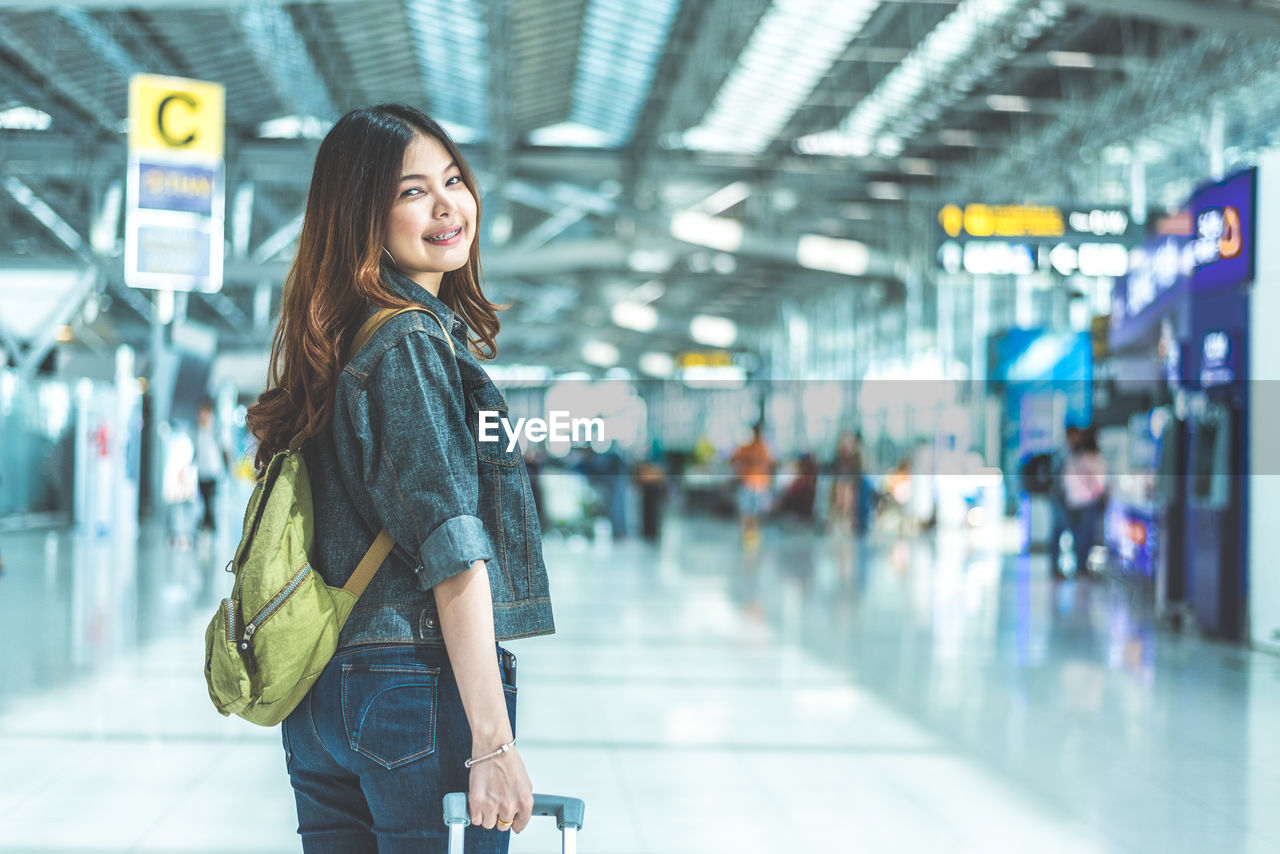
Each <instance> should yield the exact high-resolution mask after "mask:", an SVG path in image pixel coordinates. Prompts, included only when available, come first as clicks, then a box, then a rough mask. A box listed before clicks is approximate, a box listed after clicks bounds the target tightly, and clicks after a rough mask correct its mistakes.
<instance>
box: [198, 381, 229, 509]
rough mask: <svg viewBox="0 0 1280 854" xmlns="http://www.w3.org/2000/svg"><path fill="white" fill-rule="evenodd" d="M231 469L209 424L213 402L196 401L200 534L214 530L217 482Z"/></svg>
mask: <svg viewBox="0 0 1280 854" xmlns="http://www.w3.org/2000/svg"><path fill="white" fill-rule="evenodd" d="M230 468H231V451H230V450H229V449H228V448H227V446H226V444H225V443H224V442H223V441H222V440H221V439H220V438H219V437H218V427H217V425H216V424H215V423H214V420H213V401H212V400H210V399H209V398H207V397H206V398H205V399H204V400H202V401H200V409H199V411H198V413H197V415H196V476H197V481H198V483H199V487H200V500H201V502H203V504H204V517H203V518H202V519H201V520H200V530H201V531H214V530H217V527H218V523H217V520H216V518H215V516H216V514H215V513H214V509H215V506H216V503H217V497H218V482H219V481H221V480H222V479H223V478H224V477H226V475H227V471H228V470H229V469H230Z"/></svg>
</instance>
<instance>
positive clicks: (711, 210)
mask: <svg viewBox="0 0 1280 854" xmlns="http://www.w3.org/2000/svg"><path fill="white" fill-rule="evenodd" d="M749 195H751V185H750V184H748V183H747V182H746V181H734V182H733V183H732V184H729V185H728V186H726V187H721V188H720V189H719V190H716V191H715V192H714V193H712V194H711V195H709V196H707V197H706V198H705V199H703V200H702V203H701V204H699V205H697V209H698V210H700V211H702V212H703V213H704V214H708V215H710V216H715V215H716V214H718V213H724V212H725V211H727V210H728V209H729V208H731V207H733V206H734V205H736V204H738V203H739V202H742V201H744V200H745V199H746V198H747V196H749Z"/></svg>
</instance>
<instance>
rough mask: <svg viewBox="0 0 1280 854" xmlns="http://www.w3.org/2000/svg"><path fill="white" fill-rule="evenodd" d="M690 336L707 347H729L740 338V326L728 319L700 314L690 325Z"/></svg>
mask: <svg viewBox="0 0 1280 854" xmlns="http://www.w3.org/2000/svg"><path fill="white" fill-rule="evenodd" d="M689 334H690V335H691V336H693V340H694V341H697V342H698V343H699V344H703V345H705V346H707V347H729V346H731V345H732V344H733V342H734V341H735V340H737V338H738V326H737V324H735V323H734V322H733V321H732V320H729V319H728V318H726V317H712V316H711V315H709V314H699V315H697V316H695V317H694V318H693V320H692V321H691V322H690V323H689Z"/></svg>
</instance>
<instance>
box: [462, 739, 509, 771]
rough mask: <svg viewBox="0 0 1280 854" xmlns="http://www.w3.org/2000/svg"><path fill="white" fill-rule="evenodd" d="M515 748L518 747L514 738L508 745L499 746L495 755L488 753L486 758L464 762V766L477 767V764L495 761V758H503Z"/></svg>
mask: <svg viewBox="0 0 1280 854" xmlns="http://www.w3.org/2000/svg"><path fill="white" fill-rule="evenodd" d="M515 746H516V740H515V739H514V738H513V739H511V740H510V741H508V742H507V743H506V744H500V745H498V749H497V750H495V751H493V753H486V754H485V755H484V756H480V757H477V758H475V759H468V760H467V761H466V762H463V763H462V764H463V765H465V766H467V767H468V768H470V767H471V766H472V765H475V764H476V763H477V762H483V761H485V760H486V759H493V758H494V757H495V756H501V755H502V754H504V753H506V752H507V751H508V750H510V749H511V748H513V747H515Z"/></svg>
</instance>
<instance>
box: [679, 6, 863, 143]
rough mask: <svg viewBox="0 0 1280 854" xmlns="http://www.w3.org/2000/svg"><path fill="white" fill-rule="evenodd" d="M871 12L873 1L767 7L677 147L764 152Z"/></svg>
mask: <svg viewBox="0 0 1280 854" xmlns="http://www.w3.org/2000/svg"><path fill="white" fill-rule="evenodd" d="M879 7H880V0H775V1H774V2H773V3H772V4H771V5H770V6H769V9H768V11H766V12H765V13H764V15H763V16H761V18H760V20H759V22H758V23H757V24H756V27H755V29H754V31H753V32H752V33H751V38H750V39H749V40H748V41H747V45H746V47H745V48H744V49H743V50H742V53H741V54H740V55H739V57H738V61H737V63H736V64H735V65H734V67H733V70H732V71H730V72H729V76H728V77H727V78H726V79H725V81H724V85H723V86H721V87H720V91H719V92H718V93H717V94H716V97H715V100H714V101H713V102H712V105H711V109H710V110H708V111H707V114H706V115H705V116H704V117H703V119H702V121H701V122H700V123H699V125H698V127H697V128H694V129H693V130H692V131H690V132H687V133H685V135H684V141H685V144H686V145H688V146H690V147H693V148H711V149H715V150H722V151H734V152H741V153H744V154H759V153H761V152H762V151H764V149H765V148H766V147H767V146H768V145H769V143H770V142H772V141H773V140H774V139H775V138H777V136H778V134H779V133H781V132H782V129H783V128H784V127H786V124H787V122H789V121H790V120H791V117H792V116H793V115H794V114H795V112H796V110H797V108H799V107H800V105H801V104H803V103H804V102H805V101H806V100H808V98H809V95H810V93H812V92H813V89H814V87H815V86H816V85H817V84H818V83H819V82H820V81H821V80H822V79H823V77H825V76H826V75H827V73H828V72H829V71H830V69H831V65H832V63H833V62H834V61H835V60H836V58H837V57H838V56H839V55H840V54H841V52H843V51H844V49H845V48H846V47H847V46H848V44H849V42H850V41H851V40H852V39H853V37H854V36H855V35H856V34H857V33H858V32H859V31H860V30H861V29H862V26H863V24H865V23H866V22H867V19H868V18H870V17H871V15H872V13H874V12H875V11H876V9H878V8H879Z"/></svg>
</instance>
